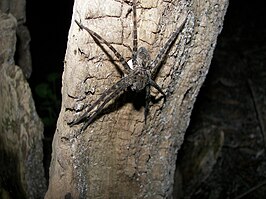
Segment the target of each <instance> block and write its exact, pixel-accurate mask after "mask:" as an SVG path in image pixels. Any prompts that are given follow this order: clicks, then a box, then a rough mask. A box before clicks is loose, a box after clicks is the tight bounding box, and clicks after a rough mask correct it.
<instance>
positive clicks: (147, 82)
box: [68, 0, 185, 132]
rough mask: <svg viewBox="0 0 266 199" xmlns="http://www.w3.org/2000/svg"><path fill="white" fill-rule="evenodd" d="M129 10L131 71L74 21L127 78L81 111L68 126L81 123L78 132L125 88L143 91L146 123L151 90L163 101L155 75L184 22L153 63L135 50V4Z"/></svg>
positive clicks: (99, 38) (94, 34)
mask: <svg viewBox="0 0 266 199" xmlns="http://www.w3.org/2000/svg"><path fill="white" fill-rule="evenodd" d="M132 10H133V52H132V64H133V66H132V67H130V66H129V64H128V63H127V62H126V61H125V59H124V58H123V57H122V55H121V54H120V53H119V52H118V51H117V50H116V49H115V48H114V47H113V46H112V45H111V44H109V43H108V42H107V41H106V40H105V39H103V38H102V37H101V36H100V35H98V34H97V33H96V32H94V31H92V30H90V29H89V28H87V27H85V26H83V25H82V24H81V23H79V22H78V21H76V20H75V22H76V24H77V25H78V26H79V27H80V29H81V30H85V31H87V32H88V33H89V34H90V36H91V37H92V38H94V39H95V40H96V41H99V43H104V44H105V45H106V46H107V47H108V48H109V49H110V50H111V51H112V52H113V53H114V55H115V56H116V57H117V58H118V60H119V62H120V63H121V64H122V65H123V67H124V69H125V73H126V76H125V77H123V78H121V79H120V80H119V81H118V82H116V83H115V84H114V85H113V86H111V87H110V88H109V89H107V90H106V91H104V92H103V93H102V94H101V96H100V97H99V99H98V100H96V101H95V102H94V103H93V104H92V105H91V106H90V107H89V108H88V109H86V110H85V111H84V113H83V114H82V115H81V116H79V118H78V119H76V120H74V121H72V122H70V123H68V124H69V125H70V126H73V125H76V124H78V123H81V122H83V121H84V125H83V126H82V128H81V132H83V131H84V130H85V129H86V128H87V127H88V126H89V125H90V124H91V122H92V121H93V120H94V119H95V118H96V117H97V116H98V115H99V113H101V111H102V110H103V108H104V107H105V105H106V104H107V103H108V102H109V101H111V100H112V99H114V98H115V97H117V96H118V95H119V94H120V93H121V92H122V91H124V90H126V89H127V88H128V87H130V88H131V90H132V91H136V92H140V91H142V90H144V89H145V92H146V97H145V111H144V115H145V122H146V118H147V115H148V110H149V102H150V89H151V87H154V88H155V89H157V90H158V91H159V92H160V93H161V94H162V95H163V97H164V99H165V98H166V95H165V93H164V92H163V91H162V89H161V88H160V86H159V85H158V84H157V83H156V82H155V81H154V78H155V76H156V73H157V71H158V70H159V67H160V65H161V63H162V61H163V60H164V58H165V56H166V54H167V52H168V51H169V49H170V47H171V46H172V44H173V42H174V41H175V39H176V38H177V36H178V34H179V32H180V30H181V29H182V27H183V25H184V23H185V20H184V21H183V22H182V24H181V25H180V26H179V27H178V28H177V29H176V31H175V32H173V33H172V34H171V35H170V37H169V38H168V40H167V42H166V43H165V44H164V46H163V47H162V48H161V50H160V51H159V53H158V54H157V56H156V57H155V59H154V60H151V59H150V55H149V53H148V51H147V50H146V49H145V48H144V47H140V48H139V49H138V38H137V20H136V0H133V1H132Z"/></svg>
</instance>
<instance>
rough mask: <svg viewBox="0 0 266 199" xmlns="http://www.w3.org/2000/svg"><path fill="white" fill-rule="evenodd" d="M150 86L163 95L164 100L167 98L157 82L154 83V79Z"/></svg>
mask: <svg viewBox="0 0 266 199" xmlns="http://www.w3.org/2000/svg"><path fill="white" fill-rule="evenodd" d="M150 85H151V86H152V87H154V88H156V89H157V90H158V91H159V92H160V93H161V94H162V95H163V97H164V99H165V98H166V95H165V93H164V92H163V90H162V89H161V87H160V86H159V85H158V84H157V83H156V82H155V81H153V80H152V79H150Z"/></svg>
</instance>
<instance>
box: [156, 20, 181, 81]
mask: <svg viewBox="0 0 266 199" xmlns="http://www.w3.org/2000/svg"><path fill="white" fill-rule="evenodd" d="M185 21H186V18H185V19H184V21H183V22H182V23H181V25H180V26H179V27H178V28H177V29H176V31H175V32H173V33H172V34H171V36H170V37H169V39H168V40H167V42H166V43H165V44H164V46H163V48H161V50H160V51H159V53H158V54H157V56H156V58H155V59H154V61H153V62H152V63H151V69H152V73H151V78H152V79H154V77H155V75H156V74H157V70H158V68H159V67H160V65H161V63H162V61H163V59H164V58H165V56H166V54H167V52H168V51H169V49H170V47H171V46H172V44H173V42H174V41H175V40H176V38H177V36H178V34H179V32H180V31H181V29H182V28H183V26H184V24H185Z"/></svg>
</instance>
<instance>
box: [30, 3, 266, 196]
mask: <svg viewBox="0 0 266 199" xmlns="http://www.w3.org/2000/svg"><path fill="white" fill-rule="evenodd" d="M263 2H264V1H262V0H261V1H259V0H257V1H236V0H235V1H234V0H232V1H230V5H229V8H228V11H227V15H226V17H225V21H224V28H223V31H222V33H221V34H220V35H219V38H218V42H217V48H216V50H215V52H214V57H213V60H212V64H211V67H210V71H209V74H208V76H207V79H206V81H205V83H204V85H203V87H202V89H201V92H200V94H199V96H198V98H197V102H196V104H195V108H194V110H193V114H192V121H191V125H190V127H189V129H188V133H187V134H188V135H191V134H193V132H195V128H201V125H202V124H203V123H204V124H208V125H215V126H216V127H218V128H220V129H222V130H223V131H224V134H225V145H224V147H223V150H222V153H221V157H220V158H219V160H218V163H217V165H216V167H215V168H214V170H213V171H212V173H211V175H210V176H211V177H210V178H208V179H207V182H206V183H205V184H202V185H201V186H200V187H199V188H197V190H201V191H198V192H197V193H198V195H195V196H194V197H195V198H206V197H207V196H206V194H210V192H211V191H210V190H212V189H214V188H217V187H219V188H220V189H221V190H222V191H223V193H224V195H220V196H221V198H234V197H237V196H239V195H241V193H243V192H244V191H245V190H248V189H250V188H252V187H254V186H256V185H257V184H259V183H261V182H265V180H266V174H265V173H266V172H264V173H263V170H266V166H265V169H264V167H263V166H262V165H264V164H265V165H266V161H265V151H263V150H264V147H265V146H263V139H264V138H263V136H261V133H262V132H261V131H262V130H261V129H260V126H261V125H260V124H259V121H258V117H257V116H258V113H257V112H258V111H257V110H256V108H254V95H252V93H251V89H252V88H251V86H250V84H249V83H250V81H251V82H252V85H253V87H255V88H261V89H262V91H261V92H257V93H259V94H258V96H257V97H259V99H260V100H261V101H260V102H261V103H260V105H261V108H264V109H265V104H266V102H265V95H264V94H265V92H263V90H265V85H266V72H265V69H264V65H265V58H266V53H265V51H266V45H265V44H266V43H265V40H266V39H265V35H266V28H265V19H266V16H265V15H266V14H265V13H266V12H265V6H264V3H263ZM72 6H73V0H59V1H48V0H47V1H36V0H28V1H27V26H28V28H29V30H30V33H31V38H32V40H31V53H32V63H33V73H32V76H31V78H30V79H29V83H30V86H31V88H32V92H33V96H34V100H35V104H36V109H37V111H38V114H39V116H40V117H41V118H42V120H43V122H44V124H45V132H44V136H45V138H44V153H45V158H44V164H45V168H46V177H48V167H49V161H50V154H51V142H52V138H53V133H54V132H55V127H56V120H57V117H58V114H59V111H60V105H61V104H60V103H61V93H60V91H61V76H62V72H63V61H64V55H65V51H66V44H67V35H68V30H69V26H70V21H71V15H72ZM254 85H255V86H254ZM255 98H256V96H255ZM264 102H265V104H264ZM231 116H234V117H233V118H231ZM264 116H265V115H264ZM235 118H237V120H236V119H235ZM199 123H200V124H199ZM229 127H230V128H229ZM251 135H254V136H255V138H256V139H257V140H255V141H254V139H248V138H250V136H251ZM259 135H260V136H259ZM232 141H234V144H236V146H237V145H238V146H243V145H245V146H246V145H249V146H250V147H252V150H253V151H255V152H254V153H255V154H257V153H256V152H259V151H262V155H261V156H259V157H257V156H256V155H255V156H254V154H251V152H250V150H249V152H246V151H247V150H246V151H245V152H243V150H242V149H243V148H242V147H240V148H238V147H236V148H234V149H232V150H230V149H231V148H230V147H227V146H229V145H231V144H232ZM228 148H229V149H228ZM249 149H250V148H249ZM228 150H229V151H228ZM182 153H184V151H183V152H182ZM227 154H232V155H231V156H228V155H227ZM233 154H235V155H233ZM239 157H241V159H239ZM249 164H250V165H251V166H250V165H249ZM228 165H231V167H228ZM236 168H237V169H236ZM259 168H260V169H259ZM261 168H263V169H261ZM225 175H226V176H225ZM217 176H218V177H217ZM228 176H230V177H228ZM224 177H226V179H225V178H224ZM218 181H219V182H218ZM239 187H240V188H239ZM265 190H266V189H265V186H261V187H260V188H258V189H255V191H253V192H252V194H253V198H261V197H263V195H264V194H265V195H266V191H265ZM254 192H255V193H254ZM199 193H200V194H199ZM247 196H250V195H247Z"/></svg>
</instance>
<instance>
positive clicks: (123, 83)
mask: <svg viewBox="0 0 266 199" xmlns="http://www.w3.org/2000/svg"><path fill="white" fill-rule="evenodd" d="M130 85H131V81H129V79H128V76H126V77H124V78H122V79H121V80H120V81H118V82H117V83H116V84H115V85H113V86H112V87H111V88H109V89H108V90H106V91H104V92H103V94H102V95H101V97H100V98H99V99H98V100H96V101H95V102H94V103H93V104H92V105H91V106H90V107H89V109H87V110H86V111H85V112H84V113H83V114H82V115H81V116H80V117H79V118H78V119H77V120H74V121H73V122H70V123H69V126H73V125H76V124H78V123H80V122H82V121H83V120H85V119H87V121H85V124H84V125H83V127H82V129H81V131H83V130H85V129H86V128H87V127H88V125H89V124H90V123H91V122H92V121H93V120H94V119H95V117H96V116H97V115H98V114H99V113H100V112H101V111H102V109H103V108H104V106H105V105H106V104H107V103H108V102H109V101H110V100H112V99H113V98H114V97H115V96H117V95H118V94H119V93H120V92H121V91H123V90H125V89H126V88H127V87H128V86H130ZM98 105H99V106H98ZM96 106H98V107H97V110H96V111H95V112H94V113H92V114H89V113H90V112H91V111H92V110H93V109H94V108H95V107H96Z"/></svg>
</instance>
